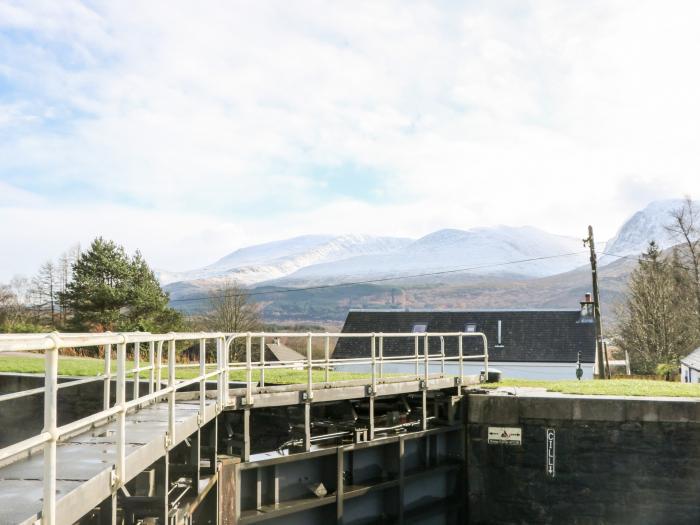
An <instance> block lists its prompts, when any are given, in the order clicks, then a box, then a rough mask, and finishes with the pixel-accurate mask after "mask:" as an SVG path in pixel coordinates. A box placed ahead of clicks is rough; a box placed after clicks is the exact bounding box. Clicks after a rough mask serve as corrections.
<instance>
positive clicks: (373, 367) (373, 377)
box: [370, 334, 377, 395]
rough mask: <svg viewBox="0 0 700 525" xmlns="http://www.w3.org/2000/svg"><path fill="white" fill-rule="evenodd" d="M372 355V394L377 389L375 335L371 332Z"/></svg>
mask: <svg viewBox="0 0 700 525" xmlns="http://www.w3.org/2000/svg"><path fill="white" fill-rule="evenodd" d="M370 349H371V352H372V353H371V357H372V395H374V393H375V392H376V391H377V337H376V335H375V334H372V339H371V343H370Z"/></svg>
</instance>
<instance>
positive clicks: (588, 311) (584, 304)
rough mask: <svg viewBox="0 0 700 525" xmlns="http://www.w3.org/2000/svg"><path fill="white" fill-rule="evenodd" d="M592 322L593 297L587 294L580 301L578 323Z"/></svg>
mask: <svg viewBox="0 0 700 525" xmlns="http://www.w3.org/2000/svg"><path fill="white" fill-rule="evenodd" d="M592 322H593V296H592V295H591V294H590V292H589V293H587V294H586V295H584V296H583V301H581V316H580V317H579V323H592Z"/></svg>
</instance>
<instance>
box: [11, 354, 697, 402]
mask: <svg viewBox="0 0 700 525" xmlns="http://www.w3.org/2000/svg"><path fill="white" fill-rule="evenodd" d="M142 364H143V363H142ZM103 367H104V363H103V361H102V360H101V359H90V358H84V357H63V356H62V357H60V359H59V361H58V373H59V374H60V375H65V376H96V375H99V374H101V373H102V371H103ZM131 367H133V362H131V361H129V362H127V369H129V368H131ZM112 370H113V371H115V370H116V362H115V361H114V360H112ZM0 372H19V373H32V374H41V373H43V372H44V360H43V359H41V358H33V357H24V356H14V355H12V356H7V355H5V356H0ZM176 375H177V378H178V379H188V378H192V377H196V376H197V375H199V369H198V368H196V367H193V368H184V369H183V368H180V369H178V370H177V373H176ZM141 376H142V377H144V378H147V377H148V372H142V373H141ZM162 377H163V379H166V378H167V377H168V370H167V365H166V366H165V367H164V368H163V371H162ZM306 377H307V375H306V371H304V370H267V371H266V372H265V382H266V383H270V384H272V383H278V384H291V383H305V382H306V380H307V379H306ZM365 377H368V374H359V373H351V372H331V373H330V378H329V379H330V380H331V381H346V380H351V379H361V378H365ZM230 378H231V380H233V381H245V378H246V377H245V372H244V371H235V372H231V375H230ZM253 380H254V381H258V380H259V372H254V373H253ZM313 380H314V382H322V381H324V380H325V375H324V372H323V371H322V370H314V372H313ZM482 386H483V387H484V388H496V387H501V386H502V387H534V388H545V389H547V390H549V391H550V392H561V393H564V394H598V395H612V396H656V397H700V384H697V385H695V384H684V383H675V382H669V381H654V380H644V379H613V380H610V381H601V380H590V379H589V380H584V381H576V380H572V381H541V380H527V379H505V380H503V381H501V382H499V383H490V384H485V385H482Z"/></svg>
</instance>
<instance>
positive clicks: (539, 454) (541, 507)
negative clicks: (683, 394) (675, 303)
mask: <svg viewBox="0 0 700 525" xmlns="http://www.w3.org/2000/svg"><path fill="white" fill-rule="evenodd" d="M467 403H468V406H467V410H468V416H467V465H468V467H467V468H468V488H467V491H468V497H469V522H470V523H571V524H589V523H606V524H615V523H621V524H622V523H624V524H628V523H645V524H655V523H659V524H661V523H674V524H685V523H687V524H697V523H700V403H699V402H697V401H692V400H669V399H664V400H649V399H630V398H617V399H610V398H600V397H592V396H589V397H573V396H571V397H563V396H560V397H556V396H553V397H546V398H545V397H514V396H494V395H490V396H489V395H470V396H469V397H468V400H467ZM489 427H491V429H492V431H494V432H498V431H499V429H498V428H497V427H506V428H508V427H510V428H516V429H521V432H522V437H521V441H522V443H521V444H519V445H518V444H511V445H507V444H494V443H492V444H489V438H488V436H489ZM548 429H549V430H552V431H553V433H552V432H550V434H549V435H550V439H548V437H547V436H548ZM512 434H515V435H514V436H513V439H512V440H513V441H516V440H517V431H516V432H512ZM494 435H495V434H494ZM551 437H553V440H552V439H551ZM552 441H553V443H552Z"/></svg>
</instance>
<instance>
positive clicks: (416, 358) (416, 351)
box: [413, 336, 420, 378]
mask: <svg viewBox="0 0 700 525" xmlns="http://www.w3.org/2000/svg"><path fill="white" fill-rule="evenodd" d="M419 346H420V343H419V342H418V336H416V338H415V344H414V351H415V357H414V358H413V361H414V362H415V364H416V378H418V377H420V376H419V375H418V355H419V353H418V347H419Z"/></svg>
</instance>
